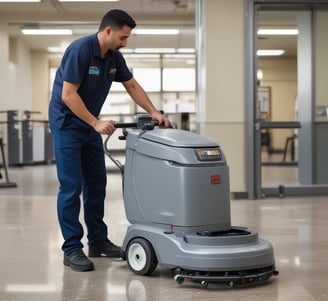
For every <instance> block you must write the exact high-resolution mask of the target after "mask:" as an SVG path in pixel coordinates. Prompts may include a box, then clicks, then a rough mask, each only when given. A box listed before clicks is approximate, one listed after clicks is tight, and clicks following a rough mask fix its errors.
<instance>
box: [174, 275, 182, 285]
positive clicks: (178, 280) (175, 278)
mask: <svg viewBox="0 0 328 301" xmlns="http://www.w3.org/2000/svg"><path fill="white" fill-rule="evenodd" d="M174 280H175V281H176V283H177V284H182V283H183V282H184V278H183V277H181V276H179V275H175V277H174Z"/></svg>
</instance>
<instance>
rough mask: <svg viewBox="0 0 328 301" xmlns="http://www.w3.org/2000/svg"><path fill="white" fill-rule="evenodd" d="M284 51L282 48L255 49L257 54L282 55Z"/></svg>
mask: <svg viewBox="0 0 328 301" xmlns="http://www.w3.org/2000/svg"><path fill="white" fill-rule="evenodd" d="M284 53H285V51H284V50H281V49H273V50H262V49H260V50H257V51H256V54H257V55H258V56H279V55H283V54H284Z"/></svg>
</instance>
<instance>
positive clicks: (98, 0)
mask: <svg viewBox="0 0 328 301" xmlns="http://www.w3.org/2000/svg"><path fill="white" fill-rule="evenodd" d="M58 1H59V2H118V1H120V0H58Z"/></svg>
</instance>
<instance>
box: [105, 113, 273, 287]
mask: <svg viewBox="0 0 328 301" xmlns="http://www.w3.org/2000/svg"><path fill="white" fill-rule="evenodd" d="M116 127H117V128H123V135H122V136H120V139H125V140H126V157H125V165H124V167H123V166H122V165H121V164H120V163H119V162H118V161H117V160H115V159H114V158H113V157H112V156H111V154H110V150H109V149H108V146H107V142H108V139H107V140H106V141H105V152H106V154H107V155H108V156H109V157H110V158H111V160H112V161H113V162H114V163H115V164H116V165H117V166H118V167H119V168H120V170H121V173H122V176H123V198H124V206H125V213H126V217H127V219H128V221H129V222H130V225H129V227H128V229H127V233H126V236H125V238H124V241H123V245H122V251H123V254H122V257H123V259H126V260H127V263H128V265H129V267H130V269H131V270H132V271H133V272H134V273H136V274H138V275H149V274H151V273H152V272H153V271H154V270H155V268H156V267H157V265H158V264H159V265H160V266H162V267H164V268H168V269H171V270H173V271H174V272H175V277H174V279H175V281H176V282H177V283H179V284H182V283H183V282H184V280H186V279H187V280H189V281H191V282H196V283H200V284H201V285H202V286H203V287H207V286H208V284H209V283H223V284H227V285H228V286H230V287H233V286H236V285H244V284H251V283H260V282H263V281H265V280H268V279H269V278H270V277H271V276H276V275H278V271H276V269H275V260H274V254H273V248H272V245H271V243H270V242H268V241H266V240H263V239H260V238H259V236H258V233H256V232H254V231H252V230H249V229H247V228H244V227H235V226H232V225H231V214H230V190H229V169H228V166H227V162H226V158H225V156H224V153H223V151H222V149H221V148H220V146H219V145H218V144H217V143H216V142H214V141H212V140H210V139H207V138H205V137H202V136H200V135H198V134H195V133H192V132H189V131H184V130H178V129H164V128H159V127H156V126H155V125H154V123H152V121H151V118H150V117H149V116H147V115H141V116H139V117H137V119H136V122H132V123H117V124H116ZM127 128H131V129H130V130H127Z"/></svg>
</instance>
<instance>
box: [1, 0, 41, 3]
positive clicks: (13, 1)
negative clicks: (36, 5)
mask: <svg viewBox="0 0 328 301" xmlns="http://www.w3.org/2000/svg"><path fill="white" fill-rule="evenodd" d="M41 1H42V0H0V2H1V3H18V2H20V3H22V2H27V3H28V2H41Z"/></svg>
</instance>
